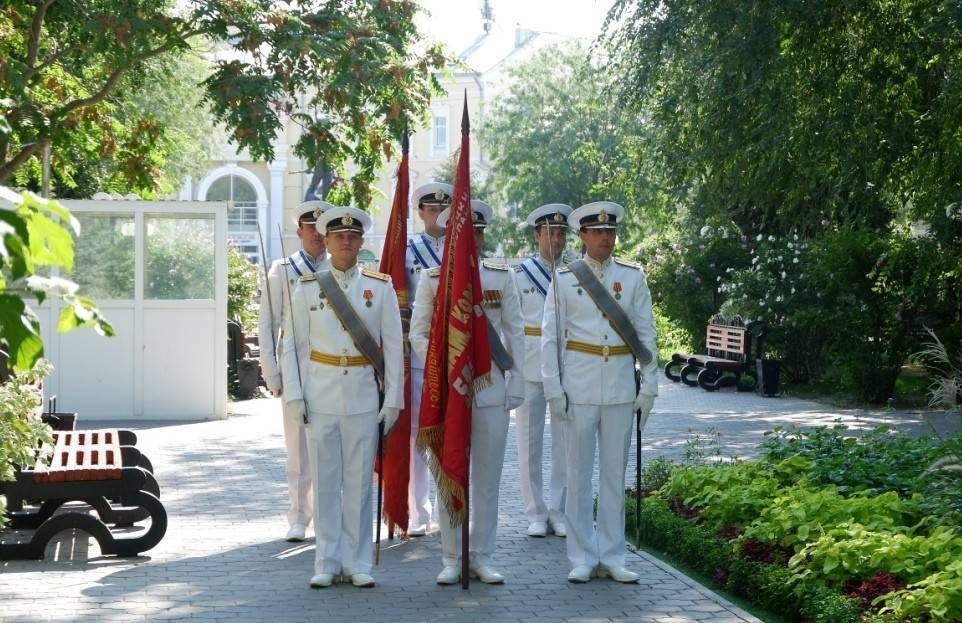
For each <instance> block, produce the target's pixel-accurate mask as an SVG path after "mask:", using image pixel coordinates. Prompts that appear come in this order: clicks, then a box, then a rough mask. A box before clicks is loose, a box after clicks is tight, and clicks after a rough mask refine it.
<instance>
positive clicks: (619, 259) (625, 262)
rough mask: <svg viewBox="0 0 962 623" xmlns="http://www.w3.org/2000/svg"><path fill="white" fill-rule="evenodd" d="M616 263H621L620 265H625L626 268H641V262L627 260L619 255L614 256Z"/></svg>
mask: <svg viewBox="0 0 962 623" xmlns="http://www.w3.org/2000/svg"><path fill="white" fill-rule="evenodd" d="M615 263H616V264H621V265H622V266H627V267H628V268H635V269H637V270H641V264H636V263H635V262H629V261H628V260H623V259H621V258H620V257H616V258H615Z"/></svg>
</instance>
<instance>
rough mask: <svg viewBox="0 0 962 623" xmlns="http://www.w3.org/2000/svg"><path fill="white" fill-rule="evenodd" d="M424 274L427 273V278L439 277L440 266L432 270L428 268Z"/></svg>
mask: <svg viewBox="0 0 962 623" xmlns="http://www.w3.org/2000/svg"><path fill="white" fill-rule="evenodd" d="M425 272H427V274H428V276H429V277H440V276H441V267H440V266H435V267H434V268H429V269H427V271H425Z"/></svg>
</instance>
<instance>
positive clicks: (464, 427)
mask: <svg viewBox="0 0 962 623" xmlns="http://www.w3.org/2000/svg"><path fill="white" fill-rule="evenodd" d="M468 133H469V126H468V103H467V98H465V102H464V113H463V117H462V119H461V150H460V155H459V157H458V167H457V169H456V172H455V176H454V196H453V197H452V199H451V217H450V218H449V219H448V224H447V229H446V230H445V234H444V258H443V259H442V261H441V276H440V281H439V283H438V294H437V298H436V299H435V301H434V313H433V316H432V318H431V337H430V340H429V341H428V352H427V356H426V358H425V363H424V391H423V393H422V394H421V413H420V430H419V431H418V447H420V448H427V449H428V450H430V457H429V461H428V463H429V464H430V466H431V471H432V472H433V473H434V479H435V481H436V482H437V483H438V496H439V498H440V501H441V503H442V504H445V505H446V507H447V509H448V512H449V514H450V517H451V525H452V527H457V526H459V525H461V524H462V522H464V521H465V519H466V512H465V511H466V504H465V501H466V496H467V488H468V470H469V466H470V458H469V457H470V454H471V406H472V401H473V398H474V392H475V391H476V390H480V389H481V388H483V387H484V386H485V385H487V384H488V383H490V382H491V374H490V373H491V351H490V349H489V347H488V327H487V320H486V319H485V316H484V311H483V310H482V308H481V303H482V292H481V275H480V273H479V272H478V250H477V249H476V248H475V246H474V227H473V226H472V222H471V183H470V178H471V170H470V166H469V163H468V153H469V149H468Z"/></svg>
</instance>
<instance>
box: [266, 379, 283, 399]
mask: <svg viewBox="0 0 962 623" xmlns="http://www.w3.org/2000/svg"><path fill="white" fill-rule="evenodd" d="M264 384H265V385H267V389H269V390H270V392H271V393H272V394H274V397H275V398H276V397H277V396H280V395H281V375H280V374H271V375H270V376H265V377H264Z"/></svg>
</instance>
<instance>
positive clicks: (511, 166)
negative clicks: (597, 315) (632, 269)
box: [483, 43, 664, 237]
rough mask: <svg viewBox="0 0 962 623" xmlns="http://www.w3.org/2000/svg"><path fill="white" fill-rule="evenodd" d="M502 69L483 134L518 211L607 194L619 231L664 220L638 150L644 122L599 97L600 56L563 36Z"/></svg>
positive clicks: (604, 77)
mask: <svg viewBox="0 0 962 623" xmlns="http://www.w3.org/2000/svg"><path fill="white" fill-rule="evenodd" d="M508 76H509V83H508V87H507V90H506V91H505V93H504V95H503V96H502V97H501V98H499V100H497V101H496V103H495V105H494V106H493V108H492V111H491V114H490V116H489V117H488V119H487V121H486V123H485V127H484V130H483V138H484V142H485V146H486V147H487V149H488V153H489V154H491V158H492V160H493V161H494V163H495V169H496V170H497V172H498V186H499V187H500V190H501V194H502V195H503V197H504V200H505V202H506V203H507V204H508V205H514V206H517V208H518V216H519V217H521V218H524V217H525V216H526V215H527V214H528V213H529V212H531V210H533V209H535V208H537V207H538V206H540V205H543V204H546V203H566V204H569V205H571V206H572V207H578V206H580V205H582V204H584V203H588V202H590V201H599V200H610V201H616V202H618V203H621V204H622V205H624V206H625V208H626V210H627V212H628V215H629V216H628V224H629V226H628V227H627V228H626V229H625V230H623V233H624V235H627V236H634V237H637V235H638V234H641V233H643V232H644V231H645V230H648V229H649V228H650V227H651V226H652V225H654V224H656V223H659V222H663V221H664V218H663V211H662V209H661V208H662V206H663V200H662V199H661V197H660V195H659V194H658V193H657V191H656V189H655V185H654V183H653V181H652V175H653V172H652V170H651V169H650V168H649V167H648V166H647V163H646V156H645V153H644V150H643V147H644V143H643V140H642V137H643V136H644V135H645V134H646V133H647V131H648V130H647V126H646V125H645V124H643V123H642V119H641V117H640V116H639V115H637V114H625V112H624V110H623V109H622V108H621V107H620V106H619V105H618V104H617V102H615V101H613V100H612V99H610V98H608V97H606V96H605V94H604V91H605V88H606V86H607V84H608V80H610V78H611V74H610V73H609V72H608V71H607V70H606V68H605V67H604V66H602V61H599V60H597V59H595V60H592V59H591V58H590V57H589V55H588V52H587V50H585V49H584V48H582V47H581V46H579V45H577V44H574V43H569V44H563V45H558V46H552V47H549V48H546V49H544V50H541V51H539V52H538V53H537V54H535V55H534V56H533V57H532V58H530V59H528V60H527V61H525V62H523V63H520V64H519V65H517V66H515V67H513V68H512V69H510V70H509V72H508ZM642 224H644V227H642Z"/></svg>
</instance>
